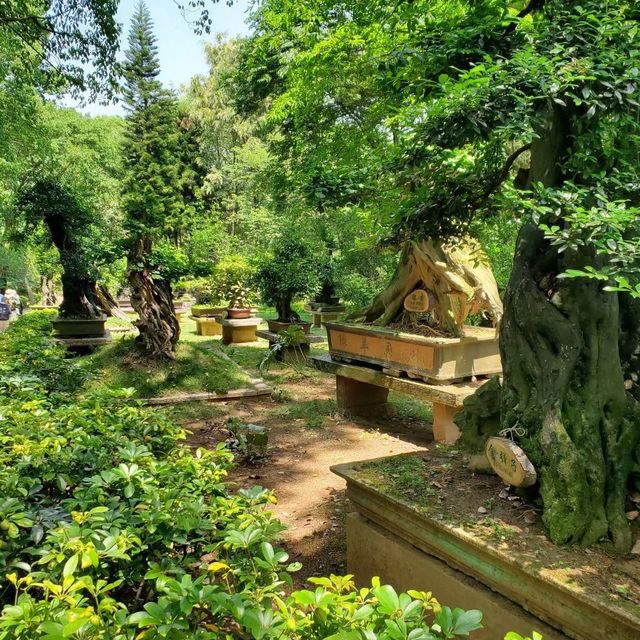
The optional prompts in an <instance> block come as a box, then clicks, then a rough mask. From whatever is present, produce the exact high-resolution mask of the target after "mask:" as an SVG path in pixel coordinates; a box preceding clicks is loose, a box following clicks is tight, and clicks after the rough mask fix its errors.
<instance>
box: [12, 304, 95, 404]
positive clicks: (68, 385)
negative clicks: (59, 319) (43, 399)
mask: <svg viewBox="0 0 640 640" xmlns="http://www.w3.org/2000/svg"><path fill="white" fill-rule="evenodd" d="M55 315H56V314H55V312H51V311H38V312H33V313H28V314H26V315H23V316H20V318H18V320H17V321H16V322H13V323H11V324H10V325H9V328H8V329H7V330H6V331H5V332H4V333H0V352H1V353H2V359H0V387H3V388H2V390H1V393H0V395H2V394H5V393H7V392H9V393H11V392H12V391H15V392H16V393H19V391H20V389H22V387H23V386H24V387H25V388H26V389H27V390H28V389H29V388H31V387H33V388H34V389H42V390H43V391H44V392H45V393H47V394H49V395H50V396H51V398H50V400H51V401H52V402H54V401H55V399H56V398H57V397H58V395H59V394H61V393H63V392H64V393H69V392H71V391H73V390H74V389H77V388H78V387H80V386H81V385H82V383H84V382H85V381H86V380H87V379H88V378H89V377H90V375H89V374H88V373H87V372H86V371H84V370H82V369H80V368H79V367H77V366H76V365H74V364H73V362H72V361H71V360H68V359H66V358H65V348H64V347H62V346H61V345H58V344H55V343H54V342H53V341H52V340H51V338H50V335H51V333H52V326H51V320H52V319H53V318H54V317H55Z"/></svg>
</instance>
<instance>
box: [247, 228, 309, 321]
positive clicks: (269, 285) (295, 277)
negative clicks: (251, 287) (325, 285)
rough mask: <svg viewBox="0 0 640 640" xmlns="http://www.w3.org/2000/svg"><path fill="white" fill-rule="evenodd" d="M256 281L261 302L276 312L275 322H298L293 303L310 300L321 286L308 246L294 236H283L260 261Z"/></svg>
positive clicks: (304, 240) (297, 235) (286, 233)
mask: <svg viewBox="0 0 640 640" xmlns="http://www.w3.org/2000/svg"><path fill="white" fill-rule="evenodd" d="M255 280H256V283H257V285H258V288H259V289H260V291H261V292H262V299H263V301H264V302H266V303H267V304H270V305H273V306H274V307H275V308H276V311H277V313H278V318H277V319H278V322H299V321H300V316H299V315H298V314H297V313H296V312H295V311H294V310H293V309H292V308H291V304H292V302H293V300H294V299H295V298H296V297H303V298H308V297H309V296H312V295H313V294H315V293H316V291H317V290H318V288H319V286H320V278H319V276H318V272H317V264H316V256H315V252H314V251H313V247H312V245H311V243H310V242H309V241H308V240H306V239H305V238H304V237H303V236H301V235H299V234H297V233H293V232H285V233H283V234H282V235H281V236H280V237H279V238H278V239H277V240H276V242H275V244H274V246H273V248H272V253H271V254H267V255H266V256H265V257H264V258H263V259H262V261H261V263H260V266H259V267H258V272H257V274H256V278H255Z"/></svg>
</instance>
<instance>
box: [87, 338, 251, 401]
mask: <svg viewBox="0 0 640 640" xmlns="http://www.w3.org/2000/svg"><path fill="white" fill-rule="evenodd" d="M81 360H82V361H83V362H84V365H85V366H86V367H87V368H88V369H89V370H90V371H92V372H93V373H95V374H96V376H97V379H96V382H95V383H94V384H96V385H102V384H106V385H109V386H111V387H125V388H126V387H133V388H134V389H136V396H137V397H140V398H152V397H159V396H179V395H184V394H186V393H197V392H202V391H207V392H214V393H224V392H226V391H229V390H231V389H240V388H242V387H247V386H249V375H248V374H247V373H245V372H244V371H243V370H242V369H241V368H240V367H239V366H238V365H237V364H235V363H234V362H232V361H230V360H229V359H228V358H226V357H225V356H224V355H223V354H222V353H221V350H220V343H219V341H217V340H212V339H211V338H205V339H201V340H190V339H184V340H181V341H180V342H179V343H178V348H177V350H176V359H175V360H174V361H152V362H150V361H149V360H148V359H147V358H145V357H144V356H143V355H142V354H141V353H140V351H139V350H138V348H137V346H136V345H135V343H134V339H133V338H131V337H126V338H122V339H116V340H114V342H113V343H112V344H110V345H107V346H105V347H102V348H101V349H98V350H97V351H96V352H95V353H93V354H92V355H89V356H85V357H83V358H82V359H81Z"/></svg>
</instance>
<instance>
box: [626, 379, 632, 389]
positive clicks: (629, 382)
mask: <svg viewBox="0 0 640 640" xmlns="http://www.w3.org/2000/svg"><path fill="white" fill-rule="evenodd" d="M632 387H633V380H625V381H624V388H625V389H626V390H627V391H629V389H631V388H632Z"/></svg>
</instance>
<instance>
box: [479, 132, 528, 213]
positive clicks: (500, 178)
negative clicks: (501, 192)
mask: <svg viewBox="0 0 640 640" xmlns="http://www.w3.org/2000/svg"><path fill="white" fill-rule="evenodd" d="M530 149H531V143H530V142H528V143H527V144H524V145H522V146H521V147H520V148H518V149H516V150H515V151H514V152H513V153H512V154H511V155H510V156H509V157H508V158H507V160H506V162H505V163H504V166H503V167H502V169H501V170H500V172H499V173H498V174H497V175H496V177H495V178H494V179H493V180H492V181H491V182H490V183H489V184H488V185H487V186H486V188H485V190H484V191H483V193H482V195H481V196H480V198H479V199H478V201H477V202H476V204H475V205H474V209H477V208H478V207H479V206H480V205H481V204H482V203H483V202H485V200H486V199H487V198H488V197H489V196H490V195H491V194H492V193H493V192H494V191H496V189H498V187H500V185H501V184H502V183H503V182H504V181H505V180H506V179H507V178H508V177H509V171H511V167H512V166H513V163H514V162H515V161H516V160H517V159H518V158H519V157H520V156H521V155H522V154H523V153H524V152H525V151H529V150H530Z"/></svg>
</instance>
